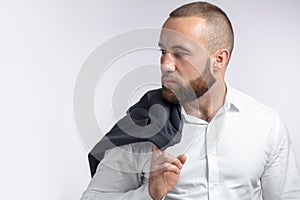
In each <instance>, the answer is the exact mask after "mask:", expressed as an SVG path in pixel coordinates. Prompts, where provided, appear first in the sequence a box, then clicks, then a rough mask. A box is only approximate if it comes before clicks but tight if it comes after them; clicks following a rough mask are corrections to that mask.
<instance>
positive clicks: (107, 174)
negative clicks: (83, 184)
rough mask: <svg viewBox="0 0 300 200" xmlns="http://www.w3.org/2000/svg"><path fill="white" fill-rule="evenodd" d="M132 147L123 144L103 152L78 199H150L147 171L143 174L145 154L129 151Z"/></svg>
mask: <svg viewBox="0 0 300 200" xmlns="http://www.w3.org/2000/svg"><path fill="white" fill-rule="evenodd" d="M133 146H135V145H124V146H122V147H116V148H114V149H112V150H109V151H107V152H106V154H105V157H104V159H103V160H102V162H101V163H100V164H99V166H98V168H97V171H96V173H95V175H94V177H93V179H92V180H91V182H90V183H89V185H88V187H87V189H86V190H85V191H84V193H83V195H82V197H81V200H114V199H117V200H125V199H126V200H128V199H140V200H151V199H152V198H151V197H150V195H149V192H148V178H147V172H144V171H143V168H145V163H146V161H147V159H145V158H146V157H147V155H146V156H145V155H143V153H142V152H138V153H137V152H133V150H132V148H133Z"/></svg>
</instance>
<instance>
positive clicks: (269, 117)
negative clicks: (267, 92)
mask: <svg viewBox="0 0 300 200" xmlns="http://www.w3.org/2000/svg"><path fill="white" fill-rule="evenodd" d="M230 90H231V96H232V99H233V101H234V102H236V104H237V105H238V107H239V109H240V112H241V114H243V115H245V117H247V118H249V119H251V118H254V119H256V120H258V121H261V120H263V121H265V122H270V123H274V122H275V121H277V122H278V121H280V116H279V114H278V112H276V111H275V110H274V109H272V108H271V107H269V106H267V105H265V104H263V103H261V102H259V101H258V100H256V99H255V98H254V97H252V96H250V95H248V94H245V93H244V92H241V91H239V90H237V89H234V88H231V89H230Z"/></svg>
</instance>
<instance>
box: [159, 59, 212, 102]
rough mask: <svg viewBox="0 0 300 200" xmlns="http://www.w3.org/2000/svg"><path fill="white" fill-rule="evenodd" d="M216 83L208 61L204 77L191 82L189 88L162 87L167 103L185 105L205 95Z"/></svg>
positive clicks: (201, 76)
mask: <svg viewBox="0 0 300 200" xmlns="http://www.w3.org/2000/svg"><path fill="white" fill-rule="evenodd" d="M215 82H216V78H215V77H214V76H213V75H212V73H211V72H210V62H209V59H208V61H207V62H206V65H205V68H204V71H203V74H202V75H200V76H199V77H197V78H196V79H193V80H190V81H189V82H188V84H187V86H180V87H179V88H178V89H176V90H175V89H174V90H172V89H169V88H167V87H165V86H162V95H163V98H164V99H165V100H166V101H167V102H170V103H175V104H184V103H187V102H190V101H193V100H196V99H197V98H199V97H201V96H202V95H204V94H205V93H206V92H207V91H208V90H209V89H210V88H211V87H212V86H213V84H214V83H215Z"/></svg>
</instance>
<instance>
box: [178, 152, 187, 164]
mask: <svg viewBox="0 0 300 200" xmlns="http://www.w3.org/2000/svg"><path fill="white" fill-rule="evenodd" d="M177 158H178V160H179V161H180V162H181V164H182V165H183V164H184V163H185V162H186V155H185V154H181V155H179V156H177Z"/></svg>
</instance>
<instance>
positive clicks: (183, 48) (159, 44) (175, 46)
mask: <svg viewBox="0 0 300 200" xmlns="http://www.w3.org/2000/svg"><path fill="white" fill-rule="evenodd" d="M158 46H159V47H162V48H165V47H164V45H163V44H162V43H160V42H159V43H158ZM171 49H181V50H183V51H186V52H191V51H190V50H189V49H187V48H185V47H183V46H181V45H174V46H172V47H171Z"/></svg>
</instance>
